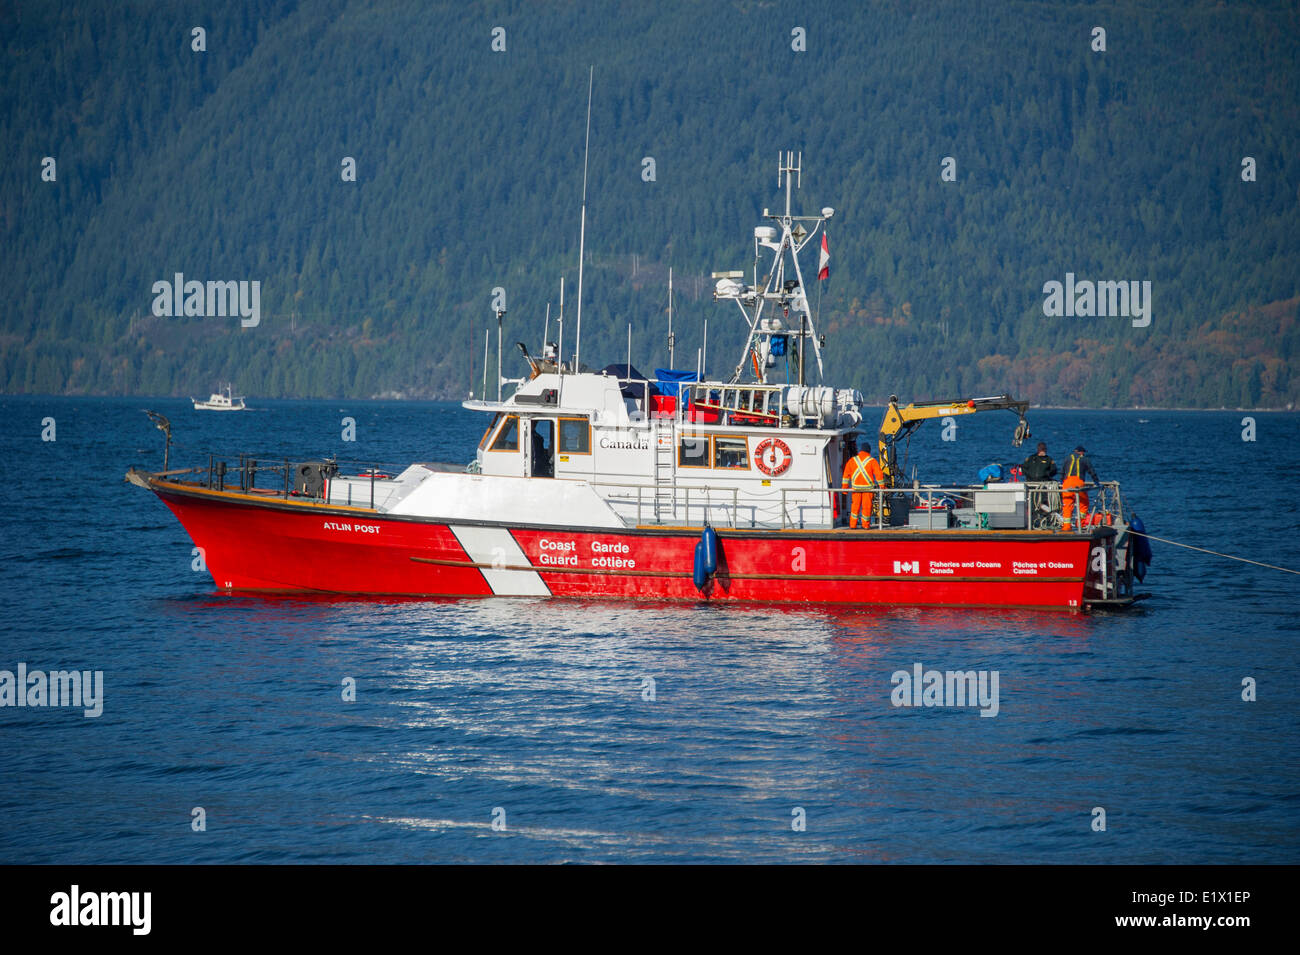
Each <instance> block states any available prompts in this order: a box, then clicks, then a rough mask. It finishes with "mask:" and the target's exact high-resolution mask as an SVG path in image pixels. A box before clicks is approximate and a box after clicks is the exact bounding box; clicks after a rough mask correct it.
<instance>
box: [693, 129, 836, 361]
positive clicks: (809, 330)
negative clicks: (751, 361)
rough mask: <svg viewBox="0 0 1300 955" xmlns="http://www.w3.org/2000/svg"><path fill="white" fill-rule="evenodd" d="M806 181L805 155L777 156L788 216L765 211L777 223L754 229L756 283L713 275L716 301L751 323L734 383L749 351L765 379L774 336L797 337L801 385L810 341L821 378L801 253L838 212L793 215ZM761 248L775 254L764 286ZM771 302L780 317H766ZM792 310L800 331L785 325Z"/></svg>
mask: <svg viewBox="0 0 1300 955" xmlns="http://www.w3.org/2000/svg"><path fill="white" fill-rule="evenodd" d="M802 180H803V153H797V154H796V153H795V152H794V151H792V150H786V151H782V152H781V153H780V155H779V156H778V157H777V185H778V187H779V186H784V187H785V212H784V214H782V213H780V212H777V213H773V212H772V211H770V210H769V209H764V210H763V217H764V218H765V219H769V220H771V221H772V223H773V225H771V226H759V227H757V228H756V229H754V271H753V279H752V283H753V284H751V285H743V284H741V283H743V282H744V281H745V273H744V272H736V271H728V272H714V273H713V277H714V278H715V279H718V280H719V281H718V283H717V287H716V289H715V290H714V293H713V298H714V301H720V300H722V299H731V300H732V301H734V302H735V303H736V305H737V306H738V307H739V308H740V311H741V314H742V315H744V317H745V319H746V322H747V323H748V325H749V334H748V335H747V336H746V339H745V346H744V349H743V350H742V351H741V353H740V356H739V360H738V361H737V362H736V366H735V369H734V371H733V372H732V374H731V379H730V381H731V382H733V383H734V382H739V381H740V379H741V376H742V375H743V374H744V372H745V365H746V363H747V361H748V358H749V355H750V353H751V352H753V353H755V354H756V355H757V356H758V357H759V359H760V360H761V362H762V364H761V365H760V366H759V370H758V375H757V378H758V380H759V381H766V380H767V368H766V361H767V359H768V356H769V355H770V354H771V348H772V340H773V339H774V338H785V339H786V341H787V342H788V341H789V340H790V339H792V338H796V337H797V339H798V342H799V349H800V379H801V383H802V379H803V377H804V372H803V364H804V362H803V357H802V355H803V351H804V346H805V345H806V344H807V343H808V342H809V341H811V342H812V346H813V354H814V356H815V357H816V359H817V373H818V376H819V377H820V375H821V374H822V371H823V368H822V356H821V345H820V342H819V340H818V337H817V328H816V321H815V319H814V316H813V314H812V312H811V311H810V310H809V306H808V296H807V292H806V289H805V287H804V278H803V270H802V269H801V268H800V265H799V253H800V252H801V251H802V250H803V249H804V247H805V246H806V245H808V243H809V242H811V241H812V239H813V237H814V236H816V234H817V230H818V229H820V228H822V227H823V226H824V225H825V224H826V221H827V220H828V219H830V217H831V216H833V215H834V214H835V210H834V209H832V208H830V207H829V206H827V207H825V208H823V209H822V210H821V214H820V215H812V216H797V215H795V214H794V212H793V206H794V190H795V189H796V188H797V187H798V186H800V185H802ZM805 223H809V224H811V229H809V228H806V227H805ZM763 249H768V250H770V251H771V252H772V261H771V268H770V269H769V270H768V273H767V275H766V276H765V277H763V278H762V279H761V281H762V282H763V283H764V284H763V285H762V286H760V285H759V282H760V278H759V275H760V273H759V268H758V262H759V259H760V258H761V257H762V255H763ZM787 254H788V255H789V266H790V271H792V272H793V277H792V278H788V279H787V278H786V275H787V262H786V256H787ZM769 304H771V305H772V307H773V308H779V309H780V310H781V313H780V315H779V316H774V317H771V318H765V316H764V309H766V308H767V306H768V305H769ZM791 309H794V310H795V312H797V313H798V314H799V329H798V331H797V332H796V331H795V330H794V329H792V328H790V327H788V324H787V323H788V322H789V320H790V310H791Z"/></svg>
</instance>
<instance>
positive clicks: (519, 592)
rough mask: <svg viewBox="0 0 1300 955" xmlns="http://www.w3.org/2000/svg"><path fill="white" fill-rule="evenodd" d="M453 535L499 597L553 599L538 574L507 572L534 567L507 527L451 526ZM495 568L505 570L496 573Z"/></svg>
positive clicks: (529, 571) (530, 571)
mask: <svg viewBox="0 0 1300 955" xmlns="http://www.w3.org/2000/svg"><path fill="white" fill-rule="evenodd" d="M451 532H452V533H453V534H455V535H456V540H458V541H460V546H461V547H463V548H465V553H467V554H469V558H470V560H472V561H474V563H476V564H488V565H490V566H489V567H480V568H479V573H481V574H482V575H483V579H484V580H486V581H487V583H488V586H489V587H491V588H492V593H494V594H496V595H497V596H498V597H549V596H550V595H551V589H550V588H549V587H547V586H546V582H545V581H544V580H542V578H541V577H539V576H538V574H537V571H535V570H519V569H513V570H506V569H505V568H507V567H511V568H520V567H531V566H532V561H530V560H529V559H528V555H526V554H525V553H524V552H523V550H522V549H520V547H519V544H517V543H516V542H515V539H514V538H513V537H511V536H510V531H508V530H506V529H505V528H504V527H461V526H457V525H455V524H452V525H451ZM492 568H501V569H500V570H495V569H492Z"/></svg>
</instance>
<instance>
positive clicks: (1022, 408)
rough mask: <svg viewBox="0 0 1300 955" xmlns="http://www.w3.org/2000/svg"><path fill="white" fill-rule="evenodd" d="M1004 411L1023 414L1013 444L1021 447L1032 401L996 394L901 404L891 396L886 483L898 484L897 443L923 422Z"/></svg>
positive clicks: (883, 446)
mask: <svg viewBox="0 0 1300 955" xmlns="http://www.w3.org/2000/svg"><path fill="white" fill-rule="evenodd" d="M1002 410H1007V411H1014V412H1016V414H1017V415H1019V417H1020V421H1019V422H1017V424H1016V431H1015V436H1014V437H1013V438H1012V440H1011V443H1012V445H1013V446H1014V447H1017V448H1018V447H1020V445H1021V443H1022V442H1023V441H1024V440H1025V438H1027V437H1029V422H1028V421H1026V420H1025V412H1026V411H1028V410H1029V402H1028V401H1017V400H1016V399H1015V398H1012V397H1011V396H1010V395H995V396H994V397H991V398H967V399H965V400H962V399H960V398H959V399H955V400H952V401H916V402H912V403H911V404H908V405H903V406H902V407H899V404H898V396H897V395H890V396H889V407H888V408H886V409H885V418H884V420H883V421H882V422H881V423H880V467H881V468H882V469H883V470H884V472H885V486H886V487H894V486H895V475H896V472H897V467H898V465H897V461H896V458H895V449H894V446H895V444H896V443H897V442H898V440H899V438H910V437H911V435H912V432H913V431H915V430H916V429H917V428H918V427H920V426H921V424H922V422H924V421H927V420H929V419H930V418H947V417H950V416H951V417H956V416H957V415H964V414H975V413H976V412H977V411H1002Z"/></svg>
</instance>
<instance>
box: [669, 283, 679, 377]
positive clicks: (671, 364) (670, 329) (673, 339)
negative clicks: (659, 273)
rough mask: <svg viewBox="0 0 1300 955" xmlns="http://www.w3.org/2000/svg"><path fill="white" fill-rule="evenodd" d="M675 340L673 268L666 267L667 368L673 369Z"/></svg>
mask: <svg viewBox="0 0 1300 955" xmlns="http://www.w3.org/2000/svg"><path fill="white" fill-rule="evenodd" d="M676 344H677V339H675V338H674V337H673V267H672V266H671V265H670V266H668V367H669V368H671V367H673V348H674V346H675V345H676Z"/></svg>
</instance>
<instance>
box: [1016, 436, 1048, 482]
mask: <svg viewBox="0 0 1300 955" xmlns="http://www.w3.org/2000/svg"><path fill="white" fill-rule="evenodd" d="M1021 467H1023V468H1024V469H1025V477H1026V478H1027V479H1028V480H1030V481H1050V480H1051V479H1052V478H1054V477H1056V462H1055V461H1053V460H1052V459H1051V458H1050V457H1049V456H1048V454H1047V445H1045V444H1044V443H1043V442H1041V441H1039V442H1038V451H1037V452H1036V453H1034V454H1031V455H1030V456H1029V457H1027V458H1025V463H1024V464H1022V465H1021Z"/></svg>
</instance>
